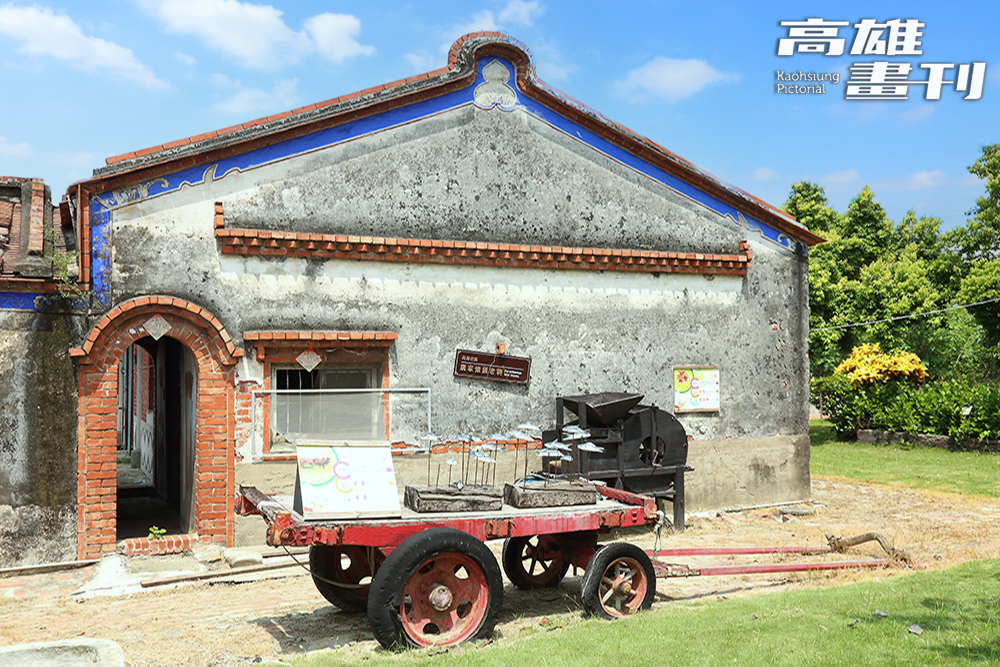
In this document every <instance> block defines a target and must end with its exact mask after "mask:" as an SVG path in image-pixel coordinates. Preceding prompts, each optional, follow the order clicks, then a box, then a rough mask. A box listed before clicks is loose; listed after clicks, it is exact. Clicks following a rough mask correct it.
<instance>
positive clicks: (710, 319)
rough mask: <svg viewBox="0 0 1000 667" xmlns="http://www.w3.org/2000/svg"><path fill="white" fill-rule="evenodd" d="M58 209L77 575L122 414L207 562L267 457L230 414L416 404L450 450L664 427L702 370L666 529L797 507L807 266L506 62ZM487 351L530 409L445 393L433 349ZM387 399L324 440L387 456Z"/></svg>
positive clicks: (96, 187) (513, 401)
mask: <svg viewBox="0 0 1000 667" xmlns="http://www.w3.org/2000/svg"><path fill="white" fill-rule="evenodd" d="M64 208H65V209H66V212H67V215H71V216H72V228H73V229H74V230H76V233H77V235H78V237H79V243H80V247H81V250H82V253H81V262H80V272H81V280H82V281H83V283H84V284H85V287H87V288H88V289H90V290H92V308H91V314H90V316H89V318H87V320H86V322H80V323H79V326H77V328H76V329H74V328H73V327H70V326H68V325H61V326H62V327H63V329H65V330H66V332H67V334H66V336H65V341H66V342H65V345H66V348H72V349H71V350H70V351H69V354H71V355H72V360H73V361H72V366H71V367H66V364H65V362H61V363H62V365H60V366H58V367H57V368H53V369H52V372H53V373H55V374H56V375H58V376H59V378H61V380H60V381H61V382H65V381H66V379H67V378H70V379H71V380H72V382H73V383H75V387H76V390H77V395H75V396H74V397H73V401H72V405H70V404H69V402H68V401H63V403H62V404H60V406H59V408H60V409H59V413H58V414H59V416H60V418H61V419H64V420H65V421H69V420H70V416H72V417H73V418H75V419H76V422H75V423H74V424H73V428H72V439H70V438H69V437H68V435H67V434H65V433H61V435H60V438H61V440H60V441H59V444H60V446H61V447H64V449H62V450H60V451H61V452H62V454H66V453H67V452H68V454H66V456H64V458H66V459H67V461H69V462H72V463H73V464H75V466H71V469H70V475H71V477H72V479H71V484H72V485H73V494H74V498H75V500H76V503H77V504H76V512H75V530H76V545H77V546H76V550H75V555H77V556H79V557H80V558H84V557H93V556H96V555H99V554H101V553H103V552H106V551H109V550H113V549H114V548H115V544H116V540H117V538H118V532H117V529H118V512H119V503H118V497H119V490H118V487H117V485H118V481H117V478H116V473H115V458H116V448H117V447H118V446H119V440H120V437H119V433H120V432H121V428H122V418H121V417H120V416H118V415H116V412H120V411H121V408H122V406H123V405H124V406H131V407H126V409H125V410H124V412H125V413H127V414H131V415H136V417H135V418H136V420H137V422H136V423H138V422H142V423H143V424H144V426H141V430H142V431H143V432H144V433H145V436H144V437H145V438H146V440H145V444H144V445H143V446H144V447H145V448H146V454H144V455H140V458H141V459H145V461H146V463H145V465H147V466H151V467H148V468H147V472H148V477H149V480H148V481H149V483H150V484H151V486H152V487H153V488H155V489H156V493H157V494H158V495H159V496H160V497H162V498H167V499H169V502H170V503H171V504H172V506H173V507H174V508H175V510H176V512H177V513H178V515H179V522H178V525H179V526H180V528H179V533H181V534H183V535H184V537H183V538H181V537H178V538H177V540H178V541H179V542H183V540H189V539H191V538H190V537H188V535H191V534H196V535H197V536H198V538H199V539H211V540H216V541H220V542H230V543H231V542H232V540H233V535H234V534H233V522H234V518H233V510H232V502H231V499H232V497H233V494H234V492H235V485H236V475H237V462H238V461H241V460H242V461H250V460H255V459H261V458H267V457H271V458H274V457H276V456H277V455H278V454H279V453H280V451H281V446H282V443H281V442H280V440H281V438H280V435H279V431H282V430H283V429H287V428H289V427H288V426H287V423H285V425H284V426H282V427H281V428H278V427H277V426H275V424H277V423H278V422H279V421H280V420H281V419H286V421H287V419H288V417H287V410H286V411H285V413H282V408H281V405H283V404H282V403H281V402H280V401H281V400H282V399H281V398H280V396H279V395H274V396H272V397H271V399H269V400H270V402H268V401H264V400H261V401H259V402H257V401H254V402H253V409H252V410H251V403H252V401H251V396H252V394H251V392H253V391H258V392H259V391H262V390H275V389H279V390H283V389H295V388H299V387H327V388H329V387H367V388H373V389H376V390H377V389H379V388H393V387H419V388H425V389H427V390H429V393H430V395H431V396H432V400H433V404H432V405H433V419H434V430H435V431H436V432H437V433H439V434H440V435H441V436H442V437H445V438H447V437H450V436H451V435H453V434H457V433H459V432H462V431H474V432H477V433H487V432H490V431H493V430H497V429H504V428H509V427H510V426H511V425H513V424H517V423H518V422H520V421H524V420H526V419H530V420H533V421H535V422H537V423H543V424H545V423H549V422H550V421H551V414H552V405H553V398H554V397H555V396H557V395H561V394H562V395H564V394H574V393H582V392H586V391H635V392H640V393H644V394H646V400H647V401H653V402H656V403H657V404H658V405H661V406H671V405H673V400H674V394H673V392H674V387H673V368H674V367H675V366H685V365H691V366H699V365H705V366H714V367H717V368H718V369H719V373H720V377H721V391H720V405H719V409H718V410H715V411H712V412H706V413H691V414H684V415H679V417H680V418H681V421H682V422H683V424H684V425H685V428H686V429H687V431H688V433H689V435H690V436H692V438H693V440H692V442H691V445H690V453H689V459H688V460H689V463H690V464H691V465H693V466H694V467H695V468H696V470H697V472H696V473H695V474H694V475H692V476H690V478H689V480H688V504H689V507H703V508H708V507H716V506H721V505H727V506H732V505H740V504H744V505H750V504H759V503H764V502H775V501H783V500H796V499H800V498H804V497H808V495H809V492H810V491H809V473H808V463H809V441H808V435H807V433H808V430H807V417H808V360H807V338H808V288H807V267H808V252H807V249H808V246H809V245H812V244H814V243H817V242H819V241H820V240H821V239H819V238H818V237H816V236H815V235H813V234H811V233H810V232H809V231H808V230H806V229H805V228H803V227H801V226H800V225H798V224H797V223H796V222H795V221H794V220H793V219H791V218H789V217H788V216H787V215H785V214H784V213H782V212H781V211H779V210H777V209H775V208H773V207H771V206H769V205H767V204H765V203H763V202H761V201H759V200H757V199H755V198H753V197H751V196H749V195H747V194H746V193H744V192H742V191H739V190H737V189H735V188H732V187H730V186H728V185H725V184H723V183H721V182H719V181H718V180H716V179H715V178H713V177H712V176H711V175H709V174H707V173H705V172H703V171H701V170H699V169H698V168H697V167H695V166H694V165H692V164H690V163H688V162H686V161H685V160H683V159H681V158H679V157H678V156H676V155H674V154H672V153H670V152H669V151H667V150H665V149H663V148H661V147H659V146H657V145H655V144H653V143H652V142H650V141H648V140H646V139H644V138H642V137H639V136H637V135H635V134H634V133H632V132H630V131H629V130H627V129H626V128H623V127H621V126H619V125H616V124H615V123H613V122H611V121H609V120H608V119H606V118H604V117H603V116H601V115H600V114H598V113H595V112H594V111H592V110H590V109H588V108H586V107H584V106H582V105H580V104H579V103H577V102H576V101H574V100H572V99H570V98H567V97H566V96H564V95H562V94H561V93H559V92H558V91H556V90H554V89H552V88H551V87H549V86H548V85H547V84H545V83H543V82H541V81H540V80H538V79H537V78H536V77H535V74H534V69H533V66H532V62H531V58H530V55H529V54H528V52H527V49H525V48H524V46H523V45H521V44H520V43H518V42H517V41H516V40H513V39H510V38H508V37H507V36H505V35H501V34H492V33H480V34H474V35H469V36H466V37H464V38H462V39H460V40H459V41H458V42H456V44H455V45H454V47H453V48H452V50H451V52H450V54H449V60H448V65H447V67H445V68H442V69H440V70H437V71H434V72H430V73H428V74H426V75H421V76H417V77H412V78H410V79H406V80H403V81H397V82H393V83H389V84H386V85H385V86H380V87H378V88H376V89H372V90H367V91H362V92H359V93H354V94H351V95H345V96H343V97H340V98H336V99H332V100H328V101H326V102H322V103H318V104H313V105H310V106H307V107H304V108H301V109H296V110H294V111H290V112H286V113H283V114H278V115H275V116H270V117H267V118H262V119H258V120H255V121H250V122H247V123H243V124H241V125H237V126H234V127H230V128H226V129H223V130H219V131H216V132H209V133H207V134H203V135H199V136H195V137H190V138H187V139H182V140H179V141H173V142H170V143H167V144H164V145H162V146H155V147H151V148H147V149H145V150H139V151H136V152H134V153H129V154H126V155H120V156H116V157H113V158H109V159H108V160H107V166H105V167H103V168H101V169H98V170H96V171H95V172H94V176H93V178H91V179H89V180H87V181H84V182H81V183H78V184H76V185H74V186H73V187H72V188H71V189H70V191H69V193H68V196H67V199H66V203H65V206H64ZM4 317H11V316H9V315H4ZM23 317H24V318H28V319H30V318H32V317H38V315H37V314H25V315H23ZM75 321H76V320H74V322H75ZM21 326H22V329H21V331H22V332H26V331H27V330H28V329H29V328H30V327H29V326H28V325H21ZM77 329H78V330H79V332H78V333H77ZM5 335H6V334H5ZM19 335H21V334H19ZM23 335H24V336H28V334H27V333H24V334H23ZM74 335H78V336H79V337H78V338H74V337H73V336H74ZM28 337H30V336H28ZM71 339H72V340H71ZM498 343H502V344H503V345H504V346H505V347H506V350H507V353H508V354H510V355H515V356H520V357H525V358H530V359H531V371H530V382H529V383H528V384H524V385H514V384H503V383H496V382H487V381H483V380H477V379H471V378H460V377H456V376H455V375H454V373H453V366H454V362H455V355H456V350H460V349H468V350H484V351H490V352H492V351H493V350H494V349H495V347H496V345H497V344H498ZM19 344H22V345H23V343H19ZM137 348H141V350H142V352H138V351H137ZM7 354H10V353H9V352H8V353H7ZM123 359H128V361H127V362H123ZM123 363H127V364H129V367H128V368H129V369H131V370H128V371H127V372H123V371H122V364H123ZM0 373H2V374H3V376H4V382H7V379H8V378H13V377H15V376H14V375H12V374H11V373H12V371H10V370H9V369H8V368H7V366H0ZM126 382H127V383H128V388H127V389H124V390H123V386H124V383H126ZM137 387H138V388H139V389H142V391H139V389H137ZM143 388H144V389H143ZM123 391H126V392H127V393H128V394H129V396H130V397H132V398H129V399H128V401H125V400H124V399H122V393H123ZM143 395H144V396H145V398H144V399H143V398H139V399H136V398H134V397H135V396H143ZM375 395H376V396H378V395H377V394H375ZM77 399H78V401H77ZM136 400H139V401H143V400H144V401H145V402H144V403H142V405H141V406H139V407H136V403H135V401H136ZM407 400H408V399H405V398H403V397H396V396H393V397H392V398H391V399H383V398H382V397H381V396H378V398H377V400H376V401H375V402H374V403H372V402H371V401H369V402H368V403H367V405H368V407H364V406H363V405H360V404H359V405H356V406H354V407H353V408H352V409H351V412H350V414H351V415H352V416H351V419H352V420H355V421H358V422H360V426H358V424H355V426H358V428H360V429H361V431H363V432H364V434H365V435H364V437H370V438H374V439H382V440H389V441H394V442H395V441H407V442H414V441H415V440H416V439H417V438H419V436H420V435H421V434H423V433H424V432H425V429H426V422H425V421H422V418H421V417H419V414H420V411H419V410H409V409H408V408H407V406H408V404H407ZM373 405H374V407H372V406H373ZM286 407H287V406H286ZM366 410H367V411H369V412H370V413H371V414H368V415H367V416H365V417H364V418H360V417H358V416H357V415H358V414H361V413H362V412H364V411H366ZM52 414H55V413H52ZM281 414H285V415H286V416H285V417H281ZM299 419H301V416H300V417H299ZM282 423H284V422H282ZM135 428H140V427H139V426H136V427H135ZM63 430H65V429H63ZM133 430H134V429H133ZM251 430H253V431H255V437H252V438H251V437H250V436H251ZM130 437H131V436H130ZM19 443H20V444H19ZM13 446H14V447H15V448H17V447H23V446H24V444H23V443H22V442H21V441H15V442H14V444H13ZM130 446H134V447H137V448H138V447H139V446H138V445H136V444H135V443H133V444H132V445H130ZM74 454H75V456H74ZM150 458H152V459H153V460H154V461H155V464H152V465H151V464H149V459H150ZM241 465H243V464H241ZM66 483H67V482H66V481H65V480H64V481H62V482H60V488H61V489H62V492H65V488H64V487H65V485H66ZM6 502H9V501H8V500H7V499H0V503H6Z"/></svg>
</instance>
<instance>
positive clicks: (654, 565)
mask: <svg viewBox="0 0 1000 667" xmlns="http://www.w3.org/2000/svg"><path fill="white" fill-rule="evenodd" d="M597 490H598V501H597V503H596V504H594V505H584V506H572V507H550V508H534V509H516V508H513V507H510V506H508V505H504V507H503V509H502V510H501V511H499V512H442V513H430V514H417V513H415V512H412V511H411V510H408V509H407V510H404V514H403V516H402V517H400V518H390V519H356V520H318V521H314V520H309V521H306V520H305V519H303V518H302V517H301V516H300V515H298V514H297V513H295V512H292V511H291V510H289V509H288V508H286V507H284V506H282V505H281V504H280V503H278V502H276V501H275V500H274V499H272V498H271V497H270V496H268V495H266V494H263V493H261V492H260V491H259V490H257V489H256V488H255V487H252V486H244V487H241V488H240V493H239V495H238V496H237V498H236V511H237V513H239V514H240V515H243V516H246V515H250V514H260V515H261V516H263V517H264V520H265V521H266V522H267V524H268V526H267V543H268V544H270V545H271V546H275V547H278V546H286V547H290V546H308V547H309V548H310V549H309V564H310V570H311V573H312V577H313V582H314V583H315V585H316V587H317V589H318V590H319V592H320V593H321V594H322V595H323V596H324V597H325V598H326V599H327V600H328V601H330V602H331V603H332V604H334V605H336V606H337V607H339V608H341V609H342V610H345V611H354V612H358V611H367V614H368V619H369V623H370V625H371V628H372V631H373V633H374V634H375V637H376V639H377V640H378V641H379V643H381V644H382V645H383V646H386V647H388V648H399V647H406V646H443V645H452V644H457V643H460V642H463V641H467V640H470V639H477V638H480V637H486V636H488V635H489V634H491V633H492V631H493V627H494V625H495V624H496V617H497V615H498V613H499V611H500V608H501V606H502V604H503V579H502V575H501V572H500V567H499V564H498V563H497V560H496V558H495V557H494V556H493V554H492V552H491V551H490V550H489V548H488V547H486V545H485V544H484V542H486V541H489V540H497V539H504V540H505V542H504V547H503V554H502V558H501V560H502V561H503V569H504V572H506V574H507V577H508V579H509V580H510V581H511V583H513V584H514V585H515V586H517V587H518V588H523V589H530V588H540V587H548V586H555V585H557V584H558V583H559V582H560V581H561V580H562V579H563V577H564V576H565V574H566V572H567V571H568V569H569V566H570V565H573V566H575V567H578V568H582V569H583V570H584V574H583V579H582V581H581V587H580V588H581V597H582V601H583V606H584V609H585V610H586V612H587V613H588V614H592V615H597V616H603V617H605V618H615V617H619V616H625V615H629V614H633V613H635V612H637V611H639V610H640V609H645V608H649V607H650V606H651V604H652V601H653V596H654V595H655V591H656V578H657V577H691V576H710V575H732V574H750V573H765V572H795V571H814V570H834V569H843V568H859V567H862V568H873V567H883V566H886V565H888V564H889V563H890V562H892V560H898V559H901V560H906V559H907V558H908V557H907V556H906V554H905V553H903V552H897V551H895V550H893V549H892V548H891V547H890V546H889V545H888V543H887V542H886V540H885V539H884V538H882V537H881V536H879V535H874V534H867V535H863V536H859V537H858V538H853V539H851V540H841V539H839V538H835V537H833V536H830V535H828V536H827V537H828V541H829V544H827V545H824V546H820V547H732V548H701V549H698V548H694V549H690V548H689V549H672V550H659V551H653V550H643V549H641V548H639V547H637V546H635V545H633V544H629V543H627V542H612V543H609V544H605V545H600V546H599V545H598V537H599V535H601V534H605V533H607V532H609V531H611V530H612V529H616V528H629V527H636V526H650V527H652V526H654V525H656V524H657V523H658V522H660V520H661V517H662V514H661V513H660V512H658V511H657V508H656V501H655V499H653V498H650V497H647V496H643V495H639V494H635V493H629V492H627V491H621V490H618V489H613V488H609V487H607V486H598V487H597ZM868 540H876V541H878V542H879V544H881V545H882V547H883V548H884V549H885V550H886V552H887V554H888V556H889V558H887V559H871V560H863V561H861V560H859V561H846V562H821V563H779V564H763V565H735V566H732V565H730V566H723V567H702V568H691V567H688V566H686V565H678V564H669V563H664V562H662V561H661V560H660V557H666V556H690V555H732V554H765V553H800V554H816V553H829V552H832V551H838V552H841V551H844V550H846V548H847V547H849V546H854V545H856V544H859V543H861V542H863V541H868ZM369 580H370V583H369Z"/></svg>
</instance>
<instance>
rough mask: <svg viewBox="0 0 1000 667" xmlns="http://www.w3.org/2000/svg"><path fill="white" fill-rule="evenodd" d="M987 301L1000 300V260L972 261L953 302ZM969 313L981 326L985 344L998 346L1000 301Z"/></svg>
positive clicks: (999, 342) (971, 309)
mask: <svg viewBox="0 0 1000 667" xmlns="http://www.w3.org/2000/svg"><path fill="white" fill-rule="evenodd" d="M989 299H1000V259H992V260H988V259H977V260H973V262H972V266H971V267H970V269H969V274H968V275H967V276H966V277H965V279H964V280H962V287H961V288H960V289H959V290H958V295H957V296H956V297H955V300H956V301H958V302H959V303H963V304H967V303H978V302H980V301H987V300H989ZM969 312H971V313H972V316H973V317H975V318H976V321H977V322H979V324H980V325H982V327H983V330H984V331H985V334H986V336H985V338H986V344H987V345H991V346H997V345H1000V301H994V302H992V303H987V304H983V305H981V306H976V307H974V308H970V309H969Z"/></svg>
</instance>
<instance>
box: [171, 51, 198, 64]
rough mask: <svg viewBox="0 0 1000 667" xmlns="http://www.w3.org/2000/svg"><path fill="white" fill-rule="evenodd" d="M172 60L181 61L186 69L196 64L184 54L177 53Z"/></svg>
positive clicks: (195, 61) (196, 62) (190, 57)
mask: <svg viewBox="0 0 1000 667" xmlns="http://www.w3.org/2000/svg"><path fill="white" fill-rule="evenodd" d="M174 58H177V60H179V61H181V62H182V63H184V64H185V65H187V66H188V67H193V66H194V65H197V64H198V61H197V60H195V59H194V58H193V57H192V56H189V55H188V54H186V53H181V52H179V51H178V52H177V53H175V54H174Z"/></svg>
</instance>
